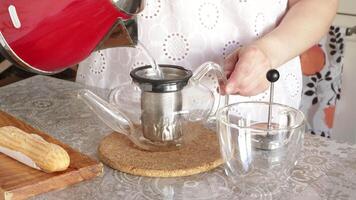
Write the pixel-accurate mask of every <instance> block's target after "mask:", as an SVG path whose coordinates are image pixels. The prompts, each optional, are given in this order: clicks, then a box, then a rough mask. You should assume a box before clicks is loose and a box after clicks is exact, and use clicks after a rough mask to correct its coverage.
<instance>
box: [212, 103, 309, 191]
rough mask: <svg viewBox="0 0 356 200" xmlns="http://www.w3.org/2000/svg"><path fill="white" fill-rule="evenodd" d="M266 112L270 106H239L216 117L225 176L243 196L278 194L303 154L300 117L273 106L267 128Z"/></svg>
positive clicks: (277, 105)
mask: <svg viewBox="0 0 356 200" xmlns="http://www.w3.org/2000/svg"><path fill="white" fill-rule="evenodd" d="M268 112H269V103H266V102H242V103H236V104H231V105H228V106H226V107H224V108H221V109H220V110H219V112H218V113H217V126H218V135H219V142H220V149H221V154H222V157H223V159H224V161H225V173H226V174H227V175H228V176H229V177H230V178H231V179H232V180H233V181H234V182H235V185H236V186H237V187H239V189H241V191H244V192H248V191H250V192H251V191H263V192H258V193H255V194H259V195H275V194H278V193H279V192H280V190H281V184H282V183H283V182H284V181H286V180H287V179H288V177H289V176H290V171H291V169H292V168H293V167H294V166H295V165H296V162H297V159H298V156H299V155H300V153H301V150H302V146H303V137H304V131H305V120H304V115H303V113H302V112H301V111H299V110H297V109H294V108H292V107H288V106H285V105H281V104H276V103H273V104H271V122H270V126H268ZM252 193H254V192H252Z"/></svg>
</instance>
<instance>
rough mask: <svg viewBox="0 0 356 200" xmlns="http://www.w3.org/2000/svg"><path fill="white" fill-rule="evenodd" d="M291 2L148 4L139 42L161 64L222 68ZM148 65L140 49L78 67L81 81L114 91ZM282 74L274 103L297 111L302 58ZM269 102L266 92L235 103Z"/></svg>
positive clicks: (166, 0)
mask: <svg viewBox="0 0 356 200" xmlns="http://www.w3.org/2000/svg"><path fill="white" fill-rule="evenodd" d="M287 3H288V0H147V6H146V8H145V10H144V11H143V12H142V13H141V14H139V15H138V25H139V40H140V41H141V42H142V43H143V44H144V45H145V46H146V48H147V49H148V50H149V51H150V53H151V54H152V56H153V57H154V59H155V60H156V62H157V63H159V64H174V65H179V66H183V67H185V68H188V69H192V70H193V71H194V69H196V68H197V67H198V66H200V65H201V64H203V63H205V62H207V61H213V62H216V63H218V64H220V65H222V64H223V61H224V59H225V57H226V56H227V55H229V54H230V53H231V52H232V51H233V50H235V49H236V48H239V47H241V46H243V45H247V44H249V43H251V42H252V41H254V40H256V39H258V38H260V37H262V36H263V35H264V34H266V33H268V32H269V31H271V30H273V29H274V27H276V25H277V23H278V22H279V21H280V20H281V18H282V17H283V15H284V14H285V12H286V9H287ZM147 64H149V62H148V61H147V59H146V57H145V56H144V55H143V54H142V53H141V51H140V50H139V49H136V48H123V47H122V48H114V49H107V50H103V51H98V52H94V53H92V55H91V56H90V57H89V58H87V59H86V60H85V61H83V62H82V63H81V64H80V65H79V69H78V75H77V81H78V82H81V83H85V84H87V85H92V86H97V87H102V88H115V87H117V86H119V85H120V84H122V83H124V82H127V81H129V80H130V77H129V72H130V70H131V69H133V68H135V67H138V66H143V65H147ZM278 70H279V72H280V74H281V78H280V80H279V81H278V82H277V83H276V86H275V95H274V100H275V102H278V103H282V104H286V105H290V106H292V107H295V108H298V106H299V103H300V97H301V89H302V74H301V68H300V62H299V58H295V59H293V60H291V61H289V62H288V63H286V64H284V65H283V66H281V67H279V68H278ZM207 79H209V78H208V77H207ZM211 82H212V83H213V84H215V83H216V80H214V79H213V78H212V80H211ZM268 98H269V92H268V91H266V92H264V93H261V94H259V95H256V96H253V97H241V96H238V95H234V96H233V97H231V98H230V99H231V101H232V102H239V101H246V100H256V101H268ZM232 102H231V103H232Z"/></svg>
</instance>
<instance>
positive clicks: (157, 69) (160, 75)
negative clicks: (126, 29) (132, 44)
mask: <svg viewBox="0 0 356 200" xmlns="http://www.w3.org/2000/svg"><path fill="white" fill-rule="evenodd" d="M136 47H137V48H139V49H141V51H142V53H143V54H144V55H145V57H146V58H147V59H148V62H149V63H150V65H151V67H152V69H153V71H154V72H155V74H156V78H157V79H164V75H163V72H162V70H161V68H160V67H159V65H158V64H157V63H156V61H155V59H154V58H153V57H152V55H151V54H150V53H149V51H148V50H147V48H146V47H145V45H143V44H142V42H140V41H137V45H136Z"/></svg>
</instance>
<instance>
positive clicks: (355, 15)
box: [337, 12, 356, 17]
mask: <svg viewBox="0 0 356 200" xmlns="http://www.w3.org/2000/svg"><path fill="white" fill-rule="evenodd" d="M337 14H338V15H345V16H351V17H356V14H351V13H343V12H338V13H337Z"/></svg>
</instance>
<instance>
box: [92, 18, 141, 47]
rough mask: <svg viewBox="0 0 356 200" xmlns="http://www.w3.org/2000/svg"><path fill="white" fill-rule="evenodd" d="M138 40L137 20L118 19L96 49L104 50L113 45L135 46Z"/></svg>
mask: <svg viewBox="0 0 356 200" xmlns="http://www.w3.org/2000/svg"><path fill="white" fill-rule="evenodd" d="M137 41H138V28H137V20H136V19H135V18H133V19H129V20H125V21H124V20H122V19H118V20H117V21H116V23H115V24H114V25H113V26H112V28H111V30H110V31H109V32H108V34H106V36H105V37H104V38H103V40H102V41H101V42H100V43H99V45H98V46H97V48H96V50H102V49H107V48H113V47H135V46H136V44H137Z"/></svg>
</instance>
